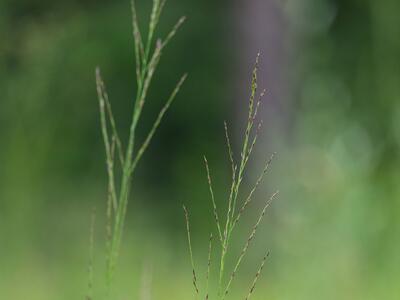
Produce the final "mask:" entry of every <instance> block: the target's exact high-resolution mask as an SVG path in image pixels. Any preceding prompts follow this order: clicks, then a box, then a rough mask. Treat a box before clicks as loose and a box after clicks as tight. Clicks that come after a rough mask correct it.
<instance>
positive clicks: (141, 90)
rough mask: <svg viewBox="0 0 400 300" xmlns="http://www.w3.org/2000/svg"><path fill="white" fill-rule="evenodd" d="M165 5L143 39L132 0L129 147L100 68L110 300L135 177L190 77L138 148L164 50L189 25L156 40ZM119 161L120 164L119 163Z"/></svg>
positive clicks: (157, 2) (156, 0)
mask: <svg viewBox="0 0 400 300" xmlns="http://www.w3.org/2000/svg"><path fill="white" fill-rule="evenodd" d="M165 3H166V0H153V5H152V10H151V14H150V19H149V24H148V30H147V36H146V37H145V38H142V33H141V30H140V28H139V25H138V16H137V11H136V6H135V1H134V0H131V9H132V27H133V38H134V50H135V62H136V87H137V90H136V97H135V99H134V104H133V109H132V119H131V125H130V128H129V136H128V139H127V142H126V146H125V147H124V145H123V143H122V141H121V139H120V136H119V134H118V130H117V124H116V120H115V118H114V115H113V111H112V107H111V102H110V101H109V98H108V94H107V92H106V88H105V84H104V82H103V80H102V77H101V74H100V68H96V86H97V94H98V100H99V108H100V121H101V131H102V136H103V141H104V147H105V153H106V170H107V175H108V198H107V266H106V283H107V294H108V297H111V296H110V295H111V293H112V285H113V280H114V275H115V269H116V265H117V261H118V256H119V251H120V246H121V240H122V235H123V231H124V224H125V218H126V211H127V205H128V200H129V199H130V196H131V185H132V175H133V174H134V172H135V170H136V167H137V164H138V163H139V161H140V160H141V158H142V156H143V154H144V153H145V151H146V149H147V148H148V146H149V144H150V142H151V140H152V138H153V136H154V134H155V132H156V131H157V128H158V127H159V125H160V123H161V121H162V119H163V117H164V115H165V113H166V112H167V110H168V108H169V107H170V105H171V104H172V102H173V101H174V99H175V98H176V96H177V94H178V92H179V90H180V88H181V86H182V84H183V83H184V81H185V79H186V74H185V75H183V76H182V77H181V78H180V80H179V81H178V83H177V85H176V86H175V88H174V89H173V91H172V92H171V94H170V96H169V97H168V98H167V100H166V102H165V104H164V106H163V107H162V108H161V110H160V112H159V114H158V116H157V118H156V120H155V121H154V123H153V125H152V127H151V129H150V130H149V132H148V134H147V136H146V138H145V139H144V141H143V142H142V143H141V144H140V145H139V146H138V147H136V145H137V144H138V142H137V140H136V132H137V129H138V124H139V123H140V117H141V115H142V112H143V108H144V105H145V103H146V101H147V96H148V91H149V89H150V87H151V83H152V80H153V77H154V74H155V72H156V70H157V67H158V65H159V62H160V59H161V56H162V53H163V50H164V49H165V47H166V46H167V45H168V44H169V42H170V41H171V40H172V39H173V37H174V36H175V34H176V33H177V31H178V29H179V28H180V27H181V25H182V24H183V22H184V21H185V18H184V17H182V18H180V19H179V20H178V21H177V23H176V24H175V25H174V26H173V28H172V29H171V31H170V32H169V33H168V34H167V36H166V37H165V38H164V39H155V36H156V29H157V26H158V24H159V21H160V17H161V14H162V11H163V8H164V6H165ZM116 157H117V158H116ZM116 160H117V163H116V162H115V161H116ZM116 164H119V167H118V166H116ZM91 241H92V240H91ZM89 277H90V280H89V286H90V287H91V286H92V275H90V276H89ZM88 299H92V296H91V292H89V296H88Z"/></svg>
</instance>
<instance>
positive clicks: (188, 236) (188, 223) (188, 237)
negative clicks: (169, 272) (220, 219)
mask: <svg viewBox="0 0 400 300" xmlns="http://www.w3.org/2000/svg"><path fill="white" fill-rule="evenodd" d="M183 211H184V213H185V220H186V232H187V239H188V246H189V253H190V262H191V264H192V275H193V279H192V281H193V286H194V290H195V293H196V297H197V295H198V294H199V288H198V286H197V276H196V269H195V267H194V259H193V250H192V242H191V239H190V222H189V213H188V211H187V209H186V207H185V205H183Z"/></svg>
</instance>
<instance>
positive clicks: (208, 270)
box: [205, 233, 213, 300]
mask: <svg viewBox="0 0 400 300" xmlns="http://www.w3.org/2000/svg"><path fill="white" fill-rule="evenodd" d="M212 240H213V235H212V233H211V234H210V240H209V243H208V259H207V274H206V297H205V300H208V296H209V281H210V269H211V252H212Z"/></svg>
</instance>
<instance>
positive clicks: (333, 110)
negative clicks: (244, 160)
mask: <svg viewBox="0 0 400 300" xmlns="http://www.w3.org/2000/svg"><path fill="white" fill-rule="evenodd" d="M137 2H138V7H139V12H140V13H139V18H140V20H141V23H142V24H143V25H144V24H145V23H146V20H147V16H148V13H149V10H150V4H151V1H137ZM399 11H400V2H399V1H397V0H384V1H373V0H370V1H361V0H296V1H294V0H286V1H278V0H250V1H248V0H235V1H205V0H203V1H195V0H185V1H178V0H176V1H169V3H167V6H166V9H165V14H164V16H163V18H162V21H161V32H160V36H164V34H165V33H166V32H167V30H168V29H169V28H170V26H171V25H172V24H173V23H174V22H175V20H176V19H177V18H178V17H180V16H181V15H186V16H187V17H188V22H187V23H186V24H185V26H184V28H183V29H182V30H181V31H180V32H179V34H178V36H177V37H176V39H175V40H174V42H173V43H172V44H171V46H170V47H169V48H168V49H167V50H166V51H165V55H164V56H163V60H162V63H161V66H160V69H159V71H158V74H157V76H156V80H155V81H154V86H153V87H154V89H153V90H152V92H151V93H150V95H149V96H150V100H149V102H148V105H147V106H146V109H145V112H144V116H143V122H142V123H141V125H140V129H139V135H140V136H141V137H143V136H144V134H146V132H147V130H148V128H149V127H150V126H151V124H152V123H151V122H152V121H153V120H154V118H155V116H156V114H157V112H158V109H159V107H160V106H161V104H162V103H163V99H165V97H166V95H168V93H169V92H170V90H171V88H172V87H173V85H174V83H175V82H176V80H177V79H178V78H179V77H180V75H181V74H182V73H183V72H188V73H189V79H188V81H187V82H186V84H185V86H184V88H183V89H182V91H181V93H180V94H179V96H178V98H177V100H176V102H175V103H174V104H173V106H172V108H171V110H170V111H169V112H168V114H167V117H166V118H165V121H164V122H163V124H162V126H161V128H160V130H159V131H158V133H157V134H156V136H155V138H154V140H153V142H152V144H151V146H150V148H149V151H148V152H147V153H146V154H145V156H144V159H143V160H142V161H141V163H140V167H139V169H138V170H137V172H136V174H135V176H134V186H133V195H132V197H131V199H130V204H129V211H128V219H129V220H128V224H127V228H126V231H125V240H124V243H123V250H122V253H121V260H120V264H119V269H118V270H119V271H118V275H117V278H118V280H117V282H118V283H117V287H118V288H117V290H118V291H119V292H118V293H119V294H118V296H119V297H120V298H119V299H136V298H137V295H138V294H139V293H140V292H139V291H140V285H141V281H142V279H141V278H142V277H143V274H146V273H151V274H152V281H151V282H152V283H151V292H152V294H153V298H154V299H188V298H189V299H190V297H191V295H192V286H191V271H190V267H189V258H188V253H187V249H186V239H185V238H186V237H185V228H184V220H183V214H182V209H181V205H182V203H185V204H187V206H188V207H189V208H190V210H191V216H192V224H193V238H194V251H195V259H196V261H198V264H201V262H203V263H202V265H205V263H206V247H207V240H208V233H209V232H210V230H212V229H213V228H214V227H213V223H212V217H211V206H210V200H209V197H208V196H209V195H208V188H207V182H206V178H205V171H204V167H203V163H202V155H203V154H204V153H205V154H207V156H208V157H209V161H210V165H211V166H212V171H213V177H214V178H215V179H214V181H215V186H216V194H217V200H218V203H219V204H220V205H222V204H223V201H224V200H223V199H224V198H223V196H224V195H226V193H227V192H228V189H229V186H228V185H227V184H228V182H229V179H230V178H229V176H230V175H229V162H228V159H227V153H226V147H225V144H224V131H223V120H227V121H228V123H229V124H230V127H231V129H232V131H233V133H232V135H233V140H234V145H235V150H236V152H239V149H238V145H239V143H240V139H241V137H242V135H243V125H244V124H243V121H244V120H245V114H246V113H245V112H246V108H247V106H246V105H247V95H248V90H249V82H250V75H251V69H252V63H253V61H254V58H255V56H256V53H257V51H258V50H261V51H262V63H261V70H260V86H261V87H264V86H265V87H266V88H267V90H268V93H267V94H268V95H267V97H266V100H265V101H264V104H263V107H262V110H261V114H262V115H263V117H264V120H265V123H266V126H265V127H264V131H263V134H262V136H261V139H260V142H259V145H258V149H257V151H256V155H255V156H254V158H253V160H252V161H251V172H250V174H248V179H247V180H246V183H247V182H251V180H252V179H255V178H256V176H257V174H258V173H259V172H260V171H261V168H262V165H263V163H264V160H265V158H266V157H268V156H269V154H270V153H271V152H272V151H277V152H278V157H277V159H276V160H275V161H274V163H273V167H272V169H271V172H270V173H269V174H268V175H267V180H266V184H265V185H264V187H265V188H264V189H263V190H262V191H261V192H260V193H258V195H257V198H258V199H259V200H258V201H257V203H258V204H257V205H254V207H252V208H251V209H250V210H249V211H248V212H247V214H246V217H245V219H246V220H245V222H244V223H243V225H242V229H241V231H240V233H241V236H239V237H238V238H237V240H236V241H235V246H233V249H235V250H237V251H239V249H240V247H241V246H242V244H243V243H244V241H245V240H246V237H247V234H248V232H249V230H250V228H251V225H252V223H253V222H254V219H255V218H256V214H257V210H258V209H259V208H260V207H261V203H262V202H263V199H264V198H265V197H266V195H269V194H271V193H272V192H273V191H274V189H277V188H278V189H279V190H280V196H279V199H278V200H277V201H276V202H275V203H274V204H273V205H272V207H271V209H270V210H269V212H268V214H267V218H266V220H265V221H264V222H263V224H262V228H261V229H260V232H259V233H258V236H257V238H256V240H257V241H256V243H255V244H254V245H253V246H254V247H252V249H251V251H250V252H249V256H248V257H247V259H246V261H245V265H243V268H242V270H241V275H239V276H238V280H237V281H236V286H235V288H234V291H235V292H234V293H232V299H244V297H245V295H246V294H247V288H248V286H249V285H250V283H251V281H252V278H253V276H254V273H255V271H256V268H257V265H258V263H259V261H260V259H261V257H262V255H263V253H264V252H265V248H268V249H270V250H271V257H270V259H269V260H268V262H267V266H266V268H265V271H264V273H263V275H262V277H261V280H260V283H259V286H258V287H257V289H256V293H255V295H254V299H291V300H296V299H389V300H390V299H400V288H399V284H398V278H399V276H400V255H399V253H400V222H399V221H398V215H397V214H398V213H400V184H399V181H400V165H399V161H400V160H399V155H398V154H399V146H400V39H399V36H400V19H399V18H398V12H399ZM0 37H1V43H0V66H1V68H0V90H1V96H0V98H1V100H0V101H1V102H0V103H1V106H0V141H1V142H0V157H1V166H0V298H1V299H31V300H36V299H41V300H45V299H83V298H84V295H85V293H86V282H87V270H86V269H87V262H88V257H89V227H90V216H91V211H92V207H94V206H95V207H96V210H97V226H96V238H95V240H96V242H95V249H96V253H95V265H94V268H95V288H96V293H98V295H101V293H102V292H101V290H102V286H103V285H104V278H103V277H104V276H103V270H104V261H105V258H104V257H105V256H104V255H105V250H104V235H105V229H104V226H103V225H104V224H103V223H104V211H105V198H106V197H105V196H106V172H105V162H104V151H103V144H102V139H101V135H100V129H99V117H98V105H97V98H96V90H95V83H94V69H95V67H96V66H97V65H100V66H101V68H102V73H103V76H104V80H105V82H106V84H107V87H108V93H109V95H110V98H111V101H112V104H113V106H114V110H115V114H116V118H117V123H118V127H119V128H120V131H121V132H122V136H123V137H126V135H127V128H128V126H129V121H130V119H129V117H130V115H131V112H130V110H131V108H132V105H133V103H132V101H133V100H132V99H133V98H134V95H135V77H134V54H133V38H132V35H131V19H130V8H129V1H128V0H126V1H125V0H124V1H105V0H98V1H93V0H82V1H78V0H70V1H49V0H0ZM234 258H235V255H233V257H232V258H231V259H234ZM146 270H147V271H146ZM149 270H151V271H149Z"/></svg>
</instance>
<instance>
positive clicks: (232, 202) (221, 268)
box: [184, 54, 278, 300]
mask: <svg viewBox="0 0 400 300" xmlns="http://www.w3.org/2000/svg"><path fill="white" fill-rule="evenodd" d="M259 57H260V55H259V54H258V55H257V58H256V62H255V66H254V69H253V73H252V80H251V93H250V100H249V108H248V118H247V123H246V128H245V134H244V138H243V143H242V149H241V153H240V159H239V161H238V162H236V161H235V158H234V154H233V150H232V146H231V141H230V138H229V131H228V125H227V123H226V122H225V123H224V129H225V139H226V144H227V148H228V156H229V161H230V164H231V172H232V179H231V185H230V190H229V191H230V192H229V195H228V196H227V202H226V205H225V211H224V214H222V215H224V218H223V219H221V217H220V214H219V211H218V208H217V202H216V198H215V194H214V189H213V183H212V177H211V172H210V167H209V164H208V161H207V158H206V157H205V156H204V164H205V169H206V176H207V182H208V187H209V192H210V198H211V204H212V214H213V217H214V221H215V224H216V231H217V236H218V241H219V244H220V257H219V265H218V279H217V280H216V285H217V298H218V299H221V300H223V299H225V298H226V296H227V294H228V293H229V291H230V288H231V285H232V283H233V280H234V278H235V276H236V274H237V272H238V269H239V267H240V265H241V263H242V260H243V258H244V256H245V255H246V253H247V250H248V248H249V246H250V244H251V243H252V241H253V239H254V237H255V235H256V232H257V229H258V227H259V225H260V223H261V221H262V219H263V218H264V215H265V213H266V211H267V208H268V207H269V205H270V204H271V202H272V201H273V199H274V198H275V197H276V196H277V195H278V191H276V192H274V193H273V194H272V195H271V196H270V197H267V199H266V202H265V204H264V206H263V208H262V210H261V211H260V214H259V217H258V219H257V221H256V223H255V224H254V226H253V228H252V230H251V232H250V234H249V236H248V238H247V240H246V242H245V244H244V246H243V248H242V251H241V252H240V254H239V256H238V258H237V260H236V263H235V264H234V266H233V270H232V271H231V272H230V273H228V272H227V266H226V259H227V255H228V254H229V253H230V252H229V249H230V248H229V246H230V242H231V239H232V235H233V233H234V229H235V227H236V226H237V224H238V222H239V220H240V218H241V217H242V215H243V213H244V211H245V210H246V208H247V207H248V205H249V204H250V203H251V201H252V199H253V196H254V193H255V191H256V190H257V189H258V187H259V186H260V184H261V182H262V180H263V178H264V176H265V174H266V173H267V171H268V170H269V167H270V165H271V162H272V160H273V158H274V155H275V153H273V154H272V155H271V156H270V157H269V158H268V159H267V161H266V163H265V165H264V168H263V170H262V172H261V174H260V175H259V177H258V178H257V180H256V182H255V184H254V186H253V187H252V188H251V190H250V192H249V193H248V196H247V197H245V198H244V199H243V200H242V201H240V199H239V198H240V196H239V194H240V191H241V187H242V182H243V178H244V175H245V171H246V167H247V165H248V161H249V158H250V157H251V154H252V152H253V149H254V146H255V145H256V142H257V138H258V135H259V132H260V129H261V127H262V121H259V122H258V123H257V125H255V123H256V118H257V113H258V111H259V107H260V104H261V100H262V98H263V96H264V95H265V90H263V91H262V92H261V93H260V94H259V95H258V96H257V93H258V92H257V74H258V65H259ZM256 98H257V100H256ZM184 212H185V219H186V228H187V238H188V244H189V252H190V259H191V264H192V269H193V271H192V273H193V285H194V288H195V294H196V298H197V297H199V296H200V291H199V283H198V280H197V277H196V269H195V264H194V260H193V250H192V244H191V236H190V226H189V214H188V211H187V209H186V207H184ZM211 252H212V235H211V237H210V241H209V253H208V265H207V276H206V284H205V290H204V292H203V293H202V294H203V295H204V298H203V299H206V300H207V299H209V297H210V294H209V276H210V265H211ZM268 256H269V252H267V254H266V255H265V256H264V257H263V259H262V261H261V264H260V267H259V269H258V271H257V273H256V275H255V277H254V280H253V283H252V285H251V287H250V289H249V292H248V294H247V296H246V300H247V299H249V298H250V297H251V295H252V294H253V291H254V289H255V286H256V283H257V281H258V279H259V277H260V274H261V271H262V269H263V268H264V264H265V262H266V260H267V257H268Z"/></svg>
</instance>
